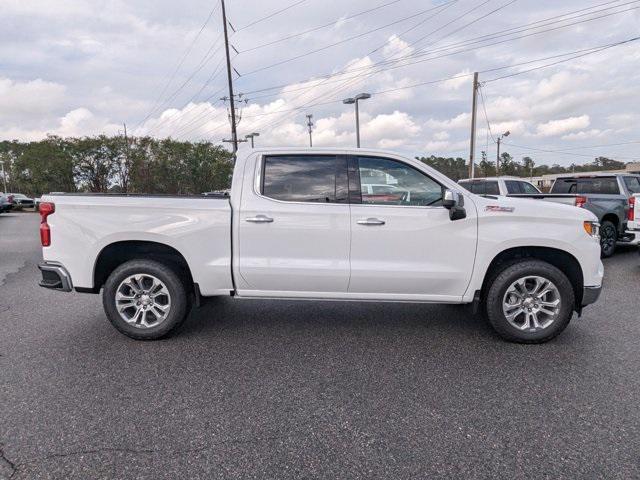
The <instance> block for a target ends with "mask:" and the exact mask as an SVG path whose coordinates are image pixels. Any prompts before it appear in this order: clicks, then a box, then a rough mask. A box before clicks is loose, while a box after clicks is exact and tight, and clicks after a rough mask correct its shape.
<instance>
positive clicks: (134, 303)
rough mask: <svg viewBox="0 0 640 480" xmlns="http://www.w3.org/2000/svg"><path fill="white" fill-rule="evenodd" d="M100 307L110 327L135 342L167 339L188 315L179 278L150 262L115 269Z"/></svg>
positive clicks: (168, 269) (185, 299)
mask: <svg viewBox="0 0 640 480" xmlns="http://www.w3.org/2000/svg"><path fill="white" fill-rule="evenodd" d="M102 304H103V306H104V311H105V313H106V314H107V317H108V318H109V321H110V322H111V323H112V324H113V326H114V327H116V328H117V329H118V330H119V331H120V332H121V333H124V334H125V335H127V336H128V337H131V338H134V339H136V340H156V339H159V338H162V337H165V336H167V335H169V334H170V333H171V332H173V331H174V330H175V329H177V328H178V327H179V326H180V325H181V324H182V323H183V322H184V320H185V319H186V317H187V313H188V312H189V296H188V294H187V290H186V288H185V285H184V283H183V281H182V280H181V278H180V277H179V276H178V275H177V274H176V272H175V271H174V270H173V269H171V268H170V267H168V266H167V265H165V264H163V263H160V262H157V261H153V260H131V261H128V262H125V263H123V264H122V265H120V266H119V267H118V268H116V269H115V270H114V271H113V272H112V273H111V275H109V278H108V279H107V281H106V282H105V284H104V291H103V293H102Z"/></svg>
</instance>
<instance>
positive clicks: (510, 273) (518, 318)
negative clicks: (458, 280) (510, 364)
mask: <svg viewBox="0 0 640 480" xmlns="http://www.w3.org/2000/svg"><path fill="white" fill-rule="evenodd" d="M574 303H575V296H574V291H573V286H572V285H571V282H570V281H569V279H568V278H567V276H566V275H565V274H564V273H562V271H560V270H559V269H558V268H556V267H554V266H553V265H551V264H549V263H546V262H543V261H541V260H526V259H523V260H521V261H519V262H517V263H512V264H510V265H509V266H507V267H505V268H504V269H503V270H502V271H501V272H500V273H499V274H498V275H497V276H495V277H494V279H493V281H492V282H491V283H490V285H489V290H488V292H487V296H486V308H487V317H488V319H489V322H490V323H491V326H492V327H493V328H494V330H495V331H496V332H497V333H498V334H499V335H500V336H501V337H502V338H504V339H505V340H508V341H511V342H517V343H544V342H546V341H549V340H551V339H552V338H554V337H555V336H557V335H559V334H560V333H561V332H562V331H563V330H564V329H565V328H567V325H569V321H570V320H571V317H572V315H573V307H574Z"/></svg>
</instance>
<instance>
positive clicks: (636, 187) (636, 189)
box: [624, 177, 640, 193]
mask: <svg viewBox="0 0 640 480" xmlns="http://www.w3.org/2000/svg"><path fill="white" fill-rule="evenodd" d="M624 184H625V185H626V186H627V190H629V193H640V177H624Z"/></svg>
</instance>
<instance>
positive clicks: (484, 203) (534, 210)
mask: <svg viewBox="0 0 640 480" xmlns="http://www.w3.org/2000/svg"><path fill="white" fill-rule="evenodd" d="M472 196H473V201H474V202H475V204H476V206H477V208H478V215H479V216H487V215H491V216H493V215H514V216H518V217H523V216H525V217H533V218H560V219H567V220H570V219H573V220H578V221H593V222H597V221H598V217H596V216H595V215H594V214H593V213H591V212H590V211H589V210H586V209H584V208H578V207H574V206H573V205H564V204H562V203H555V202H548V201H546V200H541V199H533V198H531V199H529V198H513V197H502V196H499V197H495V198H487V197H480V196H478V195H472ZM487 207H489V208H487ZM499 207H505V210H504V211H500V209H499ZM492 208H495V210H492ZM511 209H513V210H512V211H510V210H511Z"/></svg>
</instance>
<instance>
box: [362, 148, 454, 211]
mask: <svg viewBox="0 0 640 480" xmlns="http://www.w3.org/2000/svg"><path fill="white" fill-rule="evenodd" d="M358 172H359V174H360V190H361V192H362V203H363V204H373V205H403V206H419V207H428V206H440V205H442V195H443V193H442V192H443V187H442V186H441V185H440V184H439V183H438V182H436V181H435V180H433V179H432V178H431V177H429V176H427V175H425V174H424V173H422V172H421V171H419V170H417V169H415V168H413V167H411V166H409V165H407V164H405V163H402V162H398V161H396V160H391V159H388V158H379V157H358Z"/></svg>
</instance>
